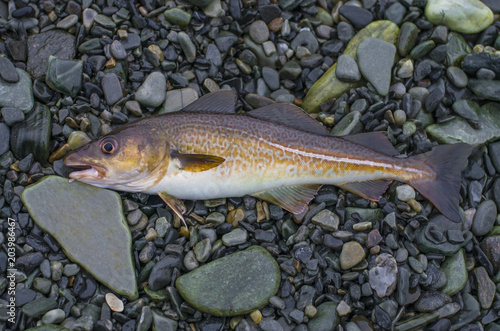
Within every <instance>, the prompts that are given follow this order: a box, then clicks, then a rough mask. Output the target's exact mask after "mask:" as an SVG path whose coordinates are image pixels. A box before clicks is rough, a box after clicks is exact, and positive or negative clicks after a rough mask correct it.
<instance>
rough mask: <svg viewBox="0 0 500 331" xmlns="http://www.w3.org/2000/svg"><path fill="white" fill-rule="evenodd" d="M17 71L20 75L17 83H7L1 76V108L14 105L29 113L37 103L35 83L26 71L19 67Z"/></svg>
mask: <svg viewBox="0 0 500 331" xmlns="http://www.w3.org/2000/svg"><path fill="white" fill-rule="evenodd" d="M17 73H18V75H19V81H18V82H17V83H7V82H6V81H4V80H3V79H2V78H0V108H2V107H14V108H18V109H21V110H22V111H23V113H27V112H29V111H30V110H31V109H32V108H33V104H34V103H35V99H34V98H33V88H32V86H33V85H32V82H31V78H30V76H29V75H28V73H27V72H26V71H24V70H21V69H17Z"/></svg>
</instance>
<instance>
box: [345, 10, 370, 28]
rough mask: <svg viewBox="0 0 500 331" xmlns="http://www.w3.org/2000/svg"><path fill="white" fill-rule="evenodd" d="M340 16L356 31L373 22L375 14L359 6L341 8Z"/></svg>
mask: <svg viewBox="0 0 500 331" xmlns="http://www.w3.org/2000/svg"><path fill="white" fill-rule="evenodd" d="M339 14H340V15H342V16H343V17H344V18H345V19H347V20H348V21H349V22H350V23H351V24H352V25H353V26H354V27H355V28H356V29H358V30H360V29H362V28H364V27H365V26H367V25H368V24H370V23H371V22H372V21H373V14H372V13H371V12H370V11H368V10H366V9H364V8H361V7H357V6H346V5H344V6H341V7H340V8H339Z"/></svg>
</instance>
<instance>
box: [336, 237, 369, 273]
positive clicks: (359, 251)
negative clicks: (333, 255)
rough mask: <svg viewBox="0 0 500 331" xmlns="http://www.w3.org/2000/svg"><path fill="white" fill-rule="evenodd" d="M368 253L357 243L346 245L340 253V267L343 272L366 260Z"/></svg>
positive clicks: (352, 242) (351, 242)
mask: <svg viewBox="0 0 500 331" xmlns="http://www.w3.org/2000/svg"><path fill="white" fill-rule="evenodd" d="M365 256H366V253H365V250H364V249H363V246H361V244H360V243H358V242H357V241H350V242H348V243H345V244H344V246H343V247H342V252H341V253H340V266H341V268H342V269H343V270H348V269H351V268H352V267H354V266H356V265H357V264H359V263H360V262H361V261H363V259H364V258H365Z"/></svg>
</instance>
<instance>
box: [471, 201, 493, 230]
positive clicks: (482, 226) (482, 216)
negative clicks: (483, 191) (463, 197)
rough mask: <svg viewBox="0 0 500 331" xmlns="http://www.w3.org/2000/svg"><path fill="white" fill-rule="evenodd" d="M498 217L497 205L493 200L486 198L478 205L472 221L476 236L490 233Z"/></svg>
mask: <svg viewBox="0 0 500 331" xmlns="http://www.w3.org/2000/svg"><path fill="white" fill-rule="evenodd" d="M496 218H497V206H496V204H495V202H494V201H493V200H486V201H484V202H482V203H481V204H480V205H479V206H478V207H477V211H476V214H475V215H474V221H473V222H472V233H474V235H476V236H484V235H486V234H488V233H489V232H490V231H491V229H493V226H494V225H495V221H496Z"/></svg>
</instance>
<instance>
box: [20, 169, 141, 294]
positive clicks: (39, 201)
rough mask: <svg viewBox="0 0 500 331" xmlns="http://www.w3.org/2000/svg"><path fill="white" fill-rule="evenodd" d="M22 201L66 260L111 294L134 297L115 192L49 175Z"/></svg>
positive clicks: (127, 245)
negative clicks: (80, 268)
mask: <svg viewBox="0 0 500 331" xmlns="http://www.w3.org/2000/svg"><path fill="white" fill-rule="evenodd" d="M47 192H50V194H47ZM21 200H22V201H23V202H24V205H25V206H26V208H27V209H28V212H29V213H30V215H31V217H32V218H33V220H34V221H35V222H36V224H38V226H40V228H42V229H43V230H44V231H46V232H48V233H49V234H50V235H52V236H53V237H54V238H55V239H56V240H57V241H58V242H59V244H60V245H61V247H62V248H63V250H64V252H65V254H66V255H67V256H68V257H69V259H70V260H71V261H74V262H76V263H78V264H79V265H80V266H81V267H82V268H84V269H85V270H87V271H88V272H89V273H90V274H91V275H93V276H94V277H95V278H96V279H97V280H98V281H100V282H101V283H103V284H104V285H106V286H107V287H109V288H110V289H112V290H113V291H115V292H116V293H119V294H121V295H124V296H126V297H127V298H128V299H130V300H134V299H136V298H137V297H138V292H137V283H136V280H135V269H134V264H133V261H132V254H131V250H132V239H131V236H130V230H129V228H128V226H127V221H126V219H125V216H124V215H123V211H122V203H121V198H120V196H119V195H118V193H115V192H112V191H109V190H105V189H101V188H97V187H94V186H90V185H87V184H83V183H79V182H76V181H75V182H73V183H71V184H70V183H69V181H68V179H65V178H62V177H57V176H48V177H44V178H43V179H41V180H40V181H38V182H37V183H35V184H33V185H30V186H28V187H27V188H26V189H25V190H24V191H23V193H22V194H21Z"/></svg>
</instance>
